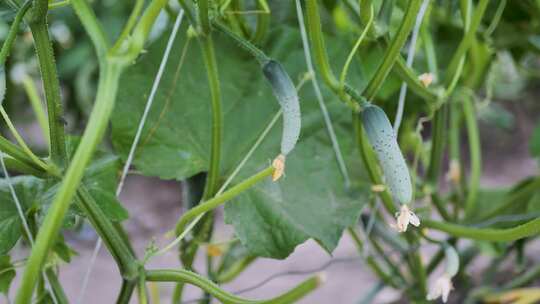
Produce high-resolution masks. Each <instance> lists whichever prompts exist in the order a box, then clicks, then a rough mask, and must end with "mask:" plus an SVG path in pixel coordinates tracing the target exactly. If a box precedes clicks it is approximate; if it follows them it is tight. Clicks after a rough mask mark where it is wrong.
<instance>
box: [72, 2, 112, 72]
mask: <svg viewBox="0 0 540 304" xmlns="http://www.w3.org/2000/svg"><path fill="white" fill-rule="evenodd" d="M71 4H72V7H73V9H74V10H75V13H76V14H77V16H78V17H79V19H80V20H81V22H82V25H83V27H84V29H85V31H86V33H88V35H89V36H90V39H91V40H92V43H93V44H94V48H95V49H96V54H97V57H98V59H99V61H100V62H104V61H105V57H106V54H107V50H108V49H109V42H108V41H107V38H106V36H105V32H104V30H103V28H102V27H101V24H99V22H98V20H97V17H96V14H95V13H94V12H93V11H92V8H90V6H89V5H88V3H87V2H86V0H71Z"/></svg>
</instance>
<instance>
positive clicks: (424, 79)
mask: <svg viewBox="0 0 540 304" xmlns="http://www.w3.org/2000/svg"><path fill="white" fill-rule="evenodd" d="M418 80H420V82H421V83H422V84H423V85H424V86H425V87H426V88H427V87H429V85H430V84H432V83H433V80H435V76H434V75H433V74H432V73H424V74H422V75H420V76H418Z"/></svg>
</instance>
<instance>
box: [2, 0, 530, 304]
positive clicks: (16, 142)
mask: <svg viewBox="0 0 540 304" xmlns="http://www.w3.org/2000/svg"><path fill="white" fill-rule="evenodd" d="M321 4H323V5H321ZM538 16H540V4H539V3H538V1H536V2H535V1H489V0H460V1H447V2H445V1H429V0H407V1H392V0H362V1H352V0H325V1H318V0H305V1H301V0H295V1H294V3H292V2H287V1H267V0H227V1H224V0H198V1H193V0H170V1H168V0H154V1H144V0H135V1H125V2H122V1H117V2H114V1H113V2H111V1H102V0H98V1H88V0H7V1H3V2H2V3H0V17H1V19H0V40H2V47H1V50H0V99H1V100H0V101H1V103H0V104H1V106H0V114H1V116H2V120H3V122H4V124H3V125H2V127H3V129H2V131H4V132H3V133H2V135H0V152H1V155H0V165H1V166H0V169H1V171H2V172H3V178H2V179H0V210H1V212H0V293H1V294H3V295H4V296H5V297H6V299H7V302H8V303H12V302H13V303H16V304H26V303H55V304H56V303H70V302H73V301H75V299H71V298H70V297H68V296H66V295H71V294H73V292H72V291H69V292H66V290H64V289H65V288H66V286H64V285H62V284H61V280H59V276H60V273H61V272H62V271H63V269H65V268H67V267H71V266H70V265H69V262H70V261H72V260H73V259H76V258H77V257H76V256H75V255H74V249H72V248H71V246H72V245H73V244H71V242H70V241H68V240H66V239H65V238H64V232H65V231H66V230H68V229H71V230H77V229H80V227H81V225H82V224H83V223H88V224H89V225H90V226H91V227H92V228H93V229H94V230H95V232H96V234H97V235H98V236H99V241H98V243H97V244H96V247H95V249H94V254H97V252H99V248H100V246H101V244H104V245H105V248H106V249H107V251H108V253H109V254H110V256H111V257H112V259H113V260H114V262H115V264H116V265H117V268H118V270H117V274H118V277H117V278H118V281H120V282H121V284H122V285H121V288H120V292H119V293H118V295H117V297H116V299H109V301H108V302H113V301H116V302H117V303H120V304H122V303H129V302H130V300H131V298H132V297H133V295H134V293H135V291H137V292H136V294H137V298H138V301H139V303H149V302H152V303H158V302H159V300H158V299H157V298H156V296H155V294H156V292H149V290H151V291H155V288H160V289H164V288H165V287H164V286H163V285H161V284H158V285H156V284H157V283H159V282H169V283H174V288H173V289H172V290H168V295H170V298H171V302H172V303H184V302H198V303H210V302H212V301H213V300H217V301H220V302H222V303H295V302H298V301H302V299H303V298H304V297H308V298H306V299H305V300H304V301H306V303H323V302H327V300H325V299H324V298H323V297H322V296H321V293H318V292H319V291H316V290H317V289H319V287H320V286H321V285H322V283H323V281H324V280H323V275H322V274H316V273H310V274H308V275H306V276H305V277H304V278H303V280H302V281H301V282H299V283H298V284H297V285H296V286H290V288H289V289H288V290H285V291H283V292H280V293H276V294H274V295H272V296H271V297H268V299H264V300H252V299H247V298H244V297H243V295H242V294H241V292H240V293H234V292H230V291H227V290H226V288H224V287H222V285H223V284H226V283H228V282H231V281H233V280H235V279H236V278H237V277H238V276H239V275H240V274H242V273H243V271H244V270H245V269H246V268H248V267H254V268H256V267H257V264H256V262H257V260H258V258H259V257H265V258H274V259H284V258H286V257H288V256H289V255H291V254H292V252H293V251H294V250H295V248H296V247H297V246H298V245H300V244H302V243H303V242H305V241H306V240H308V239H313V240H315V241H316V243H317V244H319V245H320V246H321V248H322V249H321V250H325V251H326V252H328V253H332V251H333V250H334V249H335V248H336V247H337V246H338V243H339V242H340V240H341V238H342V237H343V234H344V233H347V234H348V235H349V237H350V240H352V242H353V243H354V244H355V245H356V247H357V249H358V254H357V256H355V258H357V259H363V260H365V265H366V267H367V268H369V269H370V270H372V272H373V276H374V277H376V278H377V280H378V281H379V282H380V283H378V284H376V286H375V287H376V288H375V289H374V293H376V292H378V291H379V290H380V289H381V286H388V287H390V288H392V289H395V290H397V291H398V292H399V293H400V295H402V296H403V299H406V301H408V302H425V301H426V300H429V301H435V300H437V299H439V298H441V299H442V301H443V302H446V301H454V302H456V303H462V302H466V303H474V302H481V301H491V302H497V301H499V302H502V301H504V299H507V298H508V295H509V294H510V295H514V296H516V297H517V298H520V299H523V298H525V299H527V297H529V298H528V299H529V300H530V301H531V302H532V301H536V300H537V298H534V295H536V294H537V293H538V290H536V289H533V287H529V288H524V287H527V286H529V285H531V284H533V283H534V282H535V281H536V280H537V279H538V274H539V273H540V267H539V266H534V265H533V266H532V267H530V268H527V267H515V269H513V270H514V271H513V272H512V274H511V275H510V274H509V272H508V271H506V272H505V269H504V268H503V267H502V266H501V265H505V264H507V263H503V262H507V261H511V262H512V261H513V260H510V258H511V257H517V259H516V260H517V262H516V263H518V262H519V263H520V265H521V266H523V265H526V264H527V263H528V262H531V260H530V259H529V258H528V255H527V254H526V253H528V251H530V250H531V249H533V250H534V247H532V246H530V245H529V244H530V243H531V242H532V241H533V240H535V236H536V234H537V233H538V231H540V218H539V217H538V206H537V205H538V204H537V202H538V197H539V193H538V189H539V186H540V177H538V176H537V175H533V176H530V177H527V178H525V179H523V180H520V181H515V182H516V184H515V185H513V186H511V187H507V188H505V189H502V188H497V189H491V190H490V189H486V188H484V187H483V186H482V183H481V177H482V168H485V166H483V163H484V162H486V160H485V159H484V160H483V158H482V156H483V154H482V148H484V144H485V142H484V140H483V139H482V136H481V132H485V131H484V129H481V128H480V123H479V121H480V119H481V120H482V124H484V123H485V122H487V123H490V122H491V121H496V120H497V118H500V117H503V116H504V117H508V115H510V114H508V113H507V112H505V113H503V114H501V113H499V112H501V111H503V110H501V109H504V107H502V106H500V105H499V103H502V102H504V101H503V100H506V99H509V98H516V99H517V98H521V97H522V96H524V95H525V94H523V92H524V91H525V90H527V84H530V83H532V84H534V83H535V81H536V79H537V77H538V73H537V72H535V70H536V66H537V61H538V49H539V43H538V35H539V34H540V29H539V27H538V24H539V23H538V21H539V17H538ZM169 33H170V35H169ZM30 38H31V39H30ZM194 42H196V43H194ZM406 46H408V47H406ZM169 55H170V56H169ZM405 56H406V57H407V60H405ZM412 58H416V61H415V62H414V63H413V61H412ZM339 66H342V68H341V71H339V73H337V74H335V72H334V70H335V69H336V68H337V67H339ZM20 71H24V73H20ZM336 75H339V77H336ZM308 81H309V82H312V84H313V87H312V88H311V87H309V86H305V83H306V82H308ZM319 82H320V84H321V85H319ZM407 90H408V91H410V93H411V94H408V95H407V94H405V93H406V92H407ZM518 93H520V94H522V95H518ZM398 96H399V97H398ZM405 98H407V99H408V100H407V102H406V103H405ZM276 99H277V103H276V102H275V100H276ZM27 100H28V101H29V102H30V107H28V106H27V104H26V102H27ZM300 100H302V103H301V104H300ZM516 103H517V101H516ZM398 104H399V106H398ZM396 107H397V108H398V110H397V111H396V113H395V116H394V110H393V109H396ZM520 107H524V108H525V109H526V110H528V112H534V109H536V110H537V107H536V108H535V106H534V105H530V104H527V103H526V102H521V101H520ZM26 108H28V109H29V110H31V111H32V116H31V117H32V118H35V121H36V122H37V123H36V125H37V126H39V127H40V128H41V133H40V134H41V135H42V138H41V140H33V139H32V138H33V137H30V136H27V134H26V133H24V132H21V125H22V124H24V123H28V119H26V118H27V117H28V114H27V113H26V112H25V111H24V110H25V109H26ZM531 109H532V110H531ZM524 112H527V111H524ZM482 113H490V115H489V117H487V116H485V115H484V114H482ZM493 113H495V114H493ZM483 115H484V116H483ZM280 117H281V119H282V121H283V126H282V128H281V130H278V128H275V127H274V125H275V124H276V123H277V122H278V121H279V120H280ZM394 117H396V118H395V119H393V118H394ZM486 117H487V118H486ZM23 118H24V119H23ZM505 121H508V119H506V120H505ZM391 122H393V123H394V124H395V125H396V126H400V125H401V128H398V127H396V129H395V130H394V128H393V127H392V123H391ZM505 125H506V126H507V127H508V123H505ZM109 129H110V130H109ZM536 133H538V134H540V133H539V132H535V135H534V136H533V139H532V140H531V144H530V151H531V155H532V156H533V157H538V156H539V155H540V152H539V149H538V147H539V146H540V145H539V144H538V142H539V138H538V136H536ZM497 135H499V134H497ZM501 136H502V135H501ZM481 139H482V140H481ZM464 145H466V148H464V147H463V146H464ZM484 149H485V148H484ZM276 155H277V157H276ZM272 158H273V161H272V162H271V163H270V164H269V160H270V159H272ZM285 162H287V167H286V168H285ZM285 171H286V173H287V174H286V175H287V177H286V178H283V179H282V180H280V181H279V182H276V181H277V180H278V179H280V177H281V176H282V175H283V174H284V173H285ZM126 175H144V176H150V177H157V178H160V179H163V180H176V181H182V184H183V185H184V190H185V191H186V193H188V194H189V195H185V197H184V198H183V199H182V203H183V204H184V206H186V208H184V209H185V210H183V212H181V214H179V215H178V220H177V223H176V226H175V227H170V229H171V231H173V233H171V234H170V235H174V237H173V238H172V239H170V238H169V236H170V235H168V236H166V237H162V236H156V237H158V238H157V240H156V241H150V240H148V241H149V246H148V248H147V250H146V252H145V253H144V254H143V255H140V254H139V253H138V252H137V251H136V250H134V249H133V245H132V240H133V238H135V237H137V238H140V237H141V236H135V235H130V234H129V233H128V232H127V231H126V230H125V228H124V225H123V224H124V223H123V221H125V220H126V219H128V218H129V216H130V215H129V210H128V209H129V205H124V204H123V202H122V201H121V198H119V197H118V194H119V193H120V192H121V191H122V187H123V184H124V178H125V177H126ZM445 176H448V179H449V180H447V178H446V177H445ZM272 180H273V181H272ZM148 191H154V190H153V189H148ZM379 202H380V203H381V204H380V205H382V207H379ZM221 206H223V207H224V213H225V222H226V224H230V225H232V226H233V228H234V236H232V237H231V240H227V241H225V242H217V241H216V240H215V237H216V235H217V234H216V233H215V231H214V230H215V227H216V221H218V220H219V217H216V216H215V214H216V213H215V210H216V209H217V208H219V207H221ZM153 208H162V207H161V206H157V205H156V206H153ZM413 209H414V210H415V211H416V213H418V216H417V215H416V213H415V212H413V211H412V210H413ZM394 216H395V217H396V219H391V218H392V217H394ZM387 218H390V220H387ZM420 218H421V219H422V221H421V222H420ZM387 221H388V223H386V222H387ZM409 224H411V225H413V226H416V227H418V229H416V228H415V229H407V227H408V225H409ZM389 226H395V227H396V228H397V230H398V232H402V233H396V231H395V229H391V228H390V227H389ZM433 230H436V231H438V232H439V233H438V234H436V235H432V233H431V231H433ZM465 240H468V241H465ZM433 247H435V248H436V250H431V249H432V248H433ZM14 248H15V249H14ZM17 248H25V250H16V249H17ZM430 248H431V249H430ZM202 249H206V254H205V257H206V259H205V264H206V265H205V266H206V272H203V271H202V269H200V268H199V267H198V265H196V264H195V263H194V262H195V259H196V257H197V256H200V255H201V254H204V253H203V252H202ZM486 249H488V250H489V252H490V253H491V255H492V256H490V257H485V255H482V254H481V253H482V252H485V250H486ZM172 251H173V252H174V251H176V252H177V254H178V256H179V259H180V262H181V264H182V267H180V268H179V267H177V266H176V265H170V266H168V267H165V268H163V269H156V268H154V267H153V266H151V265H152V264H151V263H149V261H151V260H154V259H158V258H159V257H160V256H161V255H162V254H164V253H167V252H172ZM434 251H435V253H434V254H432V253H433V252H434ZM21 252H22V253H21ZM21 254H22V255H24V258H23V259H21V260H16V259H15V256H20V255H21ZM426 256H429V259H427V258H426ZM477 257H482V258H483V259H485V260H489V261H488V262H490V263H491V266H490V267H489V269H487V270H478V268H475V267H474V266H473V265H474V264H473V263H471V262H472V261H473V260H474V259H475V258H477ZM91 260H92V259H91ZM334 261H335V260H334ZM511 262H510V263H511ZM88 264H89V265H88V269H85V272H86V275H85V278H84V280H83V281H85V282H88V281H89V280H95V278H93V276H92V269H93V267H94V264H93V262H90V263H88ZM443 264H444V265H443ZM438 268H441V270H440V271H439V270H438ZM438 271H439V272H441V273H442V274H441V275H439V276H436V275H435V274H434V272H438ZM470 271H474V272H478V275H476V273H475V275H474V276H470V275H469V273H470ZM497 274H503V276H502V277H503V278H504V280H502V281H500V280H491V279H489V278H491V277H494V276H495V275H497ZM279 276H280V275H279V274H278V275H277V277H279ZM480 276H484V277H485V278H487V279H485V280H475V278H477V277H480ZM16 277H17V283H16V285H17V288H16V290H15V288H10V285H11V283H12V281H13V280H14V279H15V278H16ZM111 279H113V278H111ZM150 283H151V284H150ZM186 284H189V285H194V286H196V287H198V288H199V289H201V290H202V291H203V293H204V295H203V297H202V298H200V299H195V300H194V301H192V299H187V297H186V295H185V293H184V286H185V285H186ZM85 285H86V283H85ZM258 285H260V284H257V286H258ZM262 285H264V284H262ZM155 286H159V287H155ZM257 286H255V287H257ZM351 286H352V285H351ZM149 287H151V288H149ZM344 287H348V286H344ZM85 289H86V286H83V287H81V290H80V291H79V292H80V293H79V298H78V299H77V302H78V303H82V302H83V301H84V300H85V298H87V299H86V302H88V301H90V299H89V295H88V293H86V294H87V297H85V296H84V295H85V292H84V290H85ZM245 290H251V288H250V287H247V288H246V289H245ZM326 292H331V291H328V290H327V291H326ZM338 292H339V291H338ZM364 293H365V294H364ZM364 295H367V296H366V298H364V299H363V301H362V302H363V303H369V302H373V303H378V302H377V301H379V300H373V296H372V293H369V294H368V292H367V290H364V289H362V290H361V291H359V295H358V296H359V297H360V296H364ZM531 295H532V296H531ZM531 297H533V298H534V299H532V298H531ZM531 299H532V300H531ZM348 300H349V299H348ZM357 300H358V299H350V302H354V301H357Z"/></svg>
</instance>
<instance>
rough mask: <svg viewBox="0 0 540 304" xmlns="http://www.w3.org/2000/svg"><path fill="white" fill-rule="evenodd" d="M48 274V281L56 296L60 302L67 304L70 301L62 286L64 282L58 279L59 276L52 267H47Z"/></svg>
mask: <svg viewBox="0 0 540 304" xmlns="http://www.w3.org/2000/svg"><path fill="white" fill-rule="evenodd" d="M44 275H46V276H47V280H48V282H49V283H50V284H51V291H50V292H52V293H54V298H55V299H56V300H57V301H58V304H67V303H69V301H68V299H67V296H66V293H65V292H64V289H63V287H62V284H61V283H60V281H59V280H58V276H57V275H56V273H54V271H53V270H52V269H47V270H46V271H45V274H44Z"/></svg>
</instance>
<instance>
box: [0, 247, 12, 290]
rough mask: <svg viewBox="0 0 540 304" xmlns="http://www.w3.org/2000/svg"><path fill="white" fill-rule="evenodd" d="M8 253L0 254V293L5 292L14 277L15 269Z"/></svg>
mask: <svg viewBox="0 0 540 304" xmlns="http://www.w3.org/2000/svg"><path fill="white" fill-rule="evenodd" d="M10 260H11V259H10V257H9V255H2V256H0V294H2V293H3V294H7V293H8V292H9V287H10V286H11V281H13V279H14V278H15V269H14V267H13V264H11V261H10Z"/></svg>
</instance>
